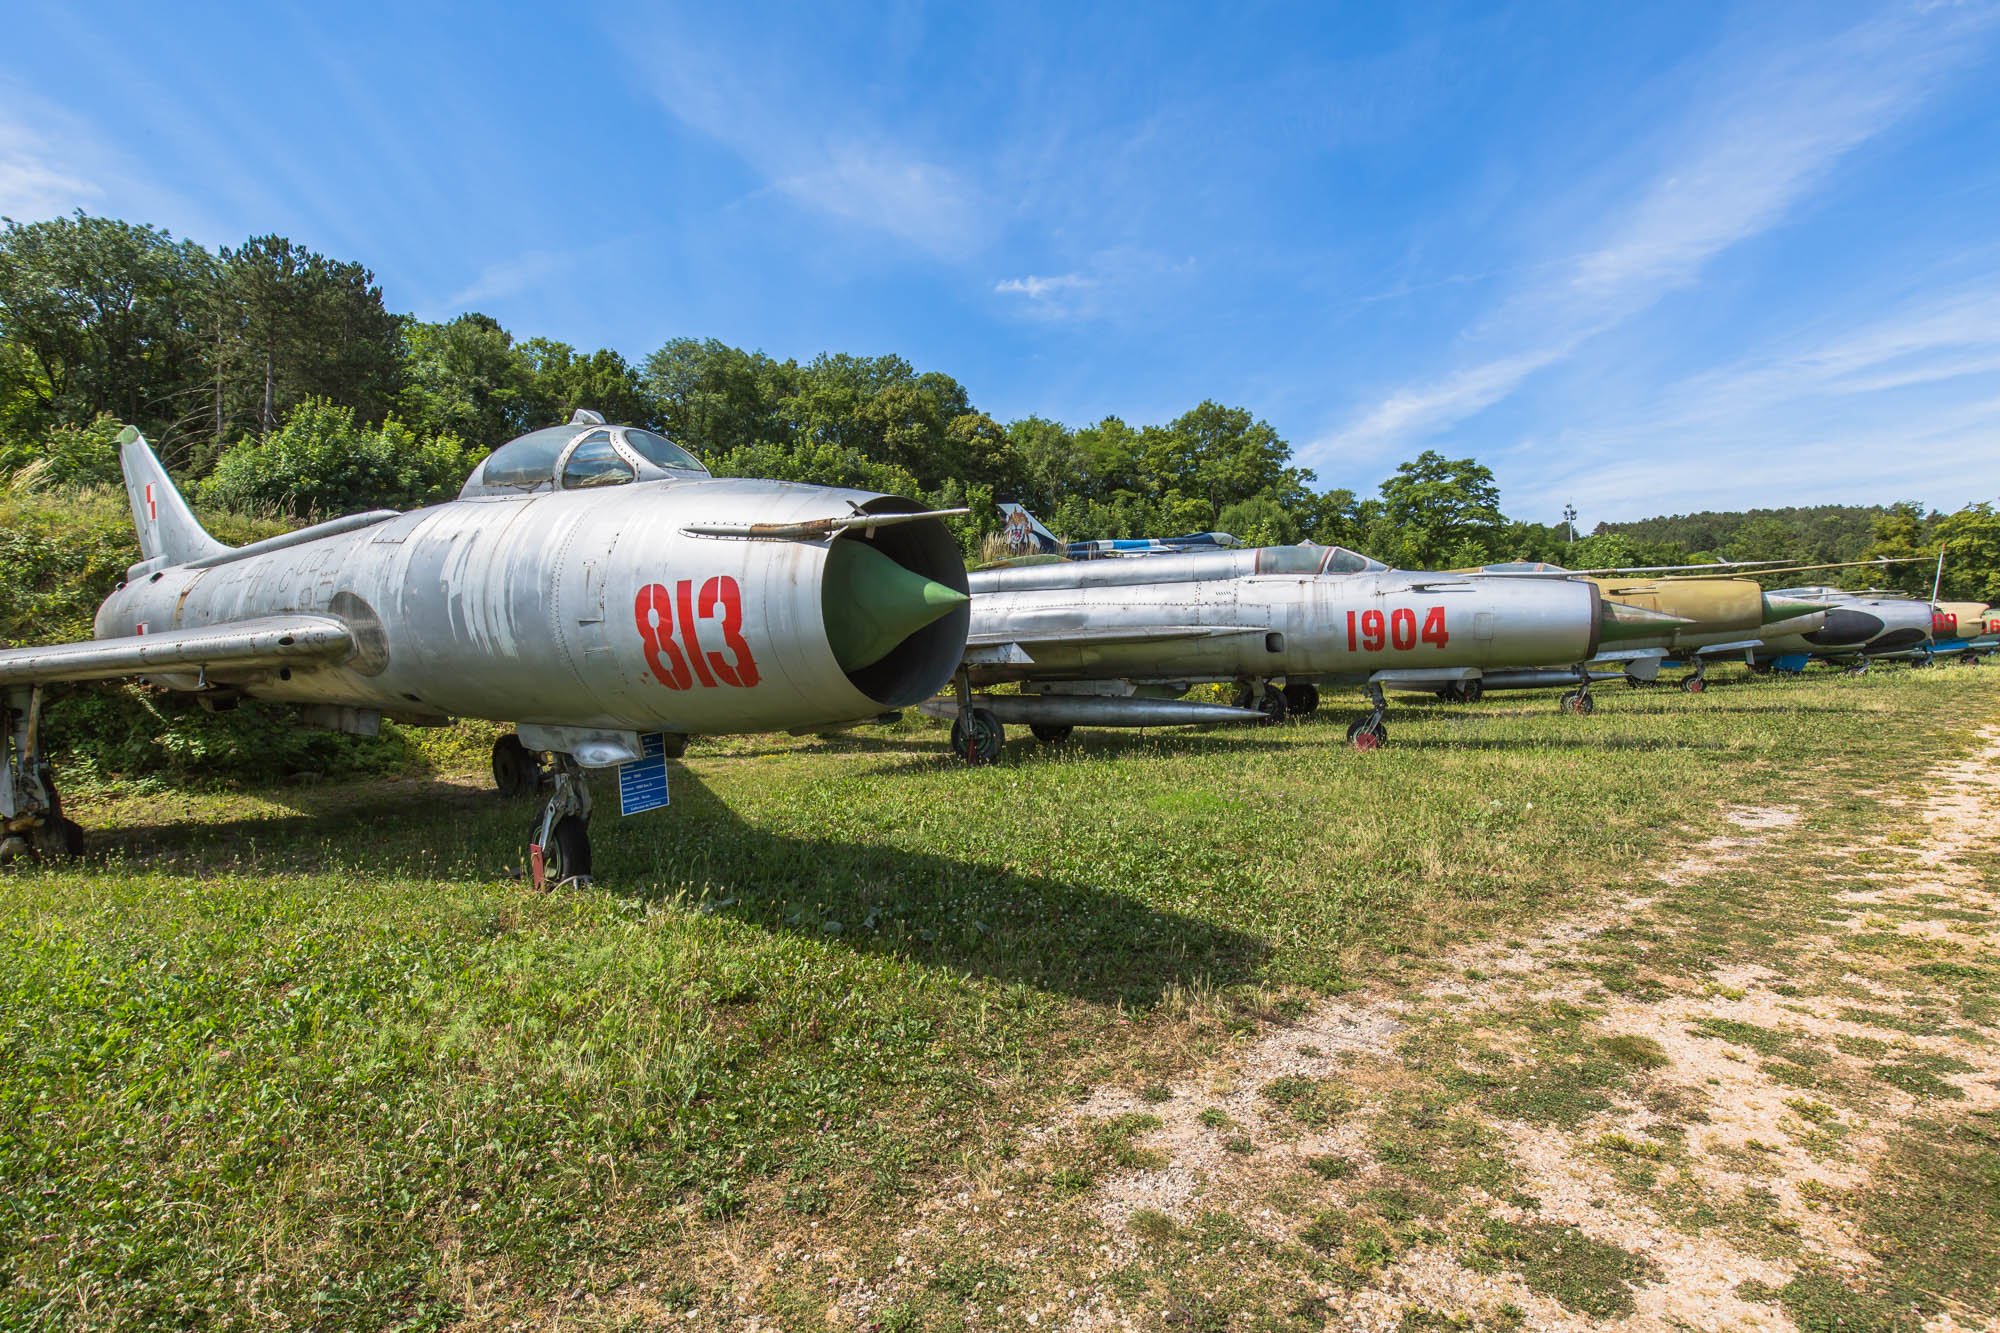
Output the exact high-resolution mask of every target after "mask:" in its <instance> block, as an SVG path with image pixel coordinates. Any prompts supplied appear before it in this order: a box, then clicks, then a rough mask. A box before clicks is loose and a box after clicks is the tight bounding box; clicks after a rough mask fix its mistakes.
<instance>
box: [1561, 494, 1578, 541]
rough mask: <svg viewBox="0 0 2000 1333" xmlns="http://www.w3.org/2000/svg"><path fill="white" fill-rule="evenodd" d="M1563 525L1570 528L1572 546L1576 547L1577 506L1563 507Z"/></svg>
mask: <svg viewBox="0 0 2000 1333" xmlns="http://www.w3.org/2000/svg"><path fill="white" fill-rule="evenodd" d="M1563 523H1564V525H1565V526H1567V527H1568V528H1569V540H1570V544H1571V545H1572V546H1574V545H1575V544H1576V506H1575V505H1573V504H1569V505H1564V506H1563Z"/></svg>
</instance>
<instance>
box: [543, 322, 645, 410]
mask: <svg viewBox="0 0 2000 1333" xmlns="http://www.w3.org/2000/svg"><path fill="white" fill-rule="evenodd" d="M521 347H522V350H523V352H524V353H525V354H526V359H527V363H528V365H529V367H530V368H531V370H532V372H533V375H534V382H533V390H532V393H531V395H530V397H531V400H532V403H533V411H534V413H535V414H536V415H534V416H532V417H531V418H529V419H527V420H525V421H524V422H523V423H522V424H523V428H524V429H526V428H531V427H533V426H546V425H550V424H552V423H555V422H561V421H567V420H569V418H570V416H571V414H572V413H574V412H575V411H576V410H577V409H578V408H588V409H589V410H591V411H593V412H601V413H603V414H604V419H605V420H607V421H613V422H617V423H619V424H620V425H627V426H646V427H655V426H658V425H660V424H661V422H660V421H659V419H658V418H659V413H658V411H657V410H656V409H655V407H654V405H653V402H652V400H651V399H650V398H649V397H648V396H647V394H646V392H645V388H644V386H643V385H642V384H641V383H640V380H639V374H638V372H637V371H635V370H633V369H632V367H631V366H629V365H627V364H626V362H625V358H624V357H622V356H620V355H618V353H616V352H614V351H611V350H610V349H608V348H599V349H598V350H597V351H595V352H592V353H591V354H590V355H589V356H580V355H578V353H577V351H576V349H575V348H573V347H571V346H570V345H569V344H568V343H560V342H554V341H551V340H550V339H547V338H530V339H529V340H528V341H527V342H525V343H523V344H521Z"/></svg>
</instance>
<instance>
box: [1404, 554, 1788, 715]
mask: <svg viewBox="0 0 2000 1333" xmlns="http://www.w3.org/2000/svg"><path fill="white" fill-rule="evenodd" d="M1771 563H1774V562H1771V561H1741V562H1735V563H1731V564H1727V565H1722V566H1720V567H1721V568H1727V569H1737V568H1744V567H1747V566H1752V565H1756V564H1771ZM1484 568H1485V569H1486V571H1487V572H1489V573H1506V574H1517V575H1525V576H1537V577H1558V578H1574V579H1579V580H1582V581H1584V582H1588V583H1590V584H1593V585H1594V586H1595V587H1596V588H1597V590H1598V593H1599V595H1600V596H1602V597H1603V598H1604V599H1605V600H1606V601H1610V602H1616V603H1620V604H1622V605H1626V606H1633V607H1638V608H1640V609H1642V610H1647V611H1656V612H1660V613H1662V614H1665V615H1669V616H1673V617H1675V618H1676V619H1677V620H1678V621H1680V622H1681V623H1679V624H1676V625H1673V626H1671V627H1670V628H1668V629H1666V630H1665V631H1663V632H1662V633H1660V634H1658V635H1656V636H1652V637H1650V638H1635V639H1633V640H1631V641H1628V642H1624V643H1620V644H1618V645H1617V646H1616V647H1615V648H1613V649H1610V650H1607V651H1604V652H1601V653H1599V654H1598V655H1597V656H1596V657H1595V658H1593V659H1591V660H1590V661H1589V662H1582V663H1576V664H1574V665H1565V666H1555V665H1545V666H1544V667H1542V668H1539V669H1529V670H1520V671H1503V672H1488V673H1485V674H1484V675H1483V676H1482V677H1481V678H1480V679H1479V680H1478V681H1476V682H1465V683H1463V684H1461V685H1458V686H1454V687H1451V688H1450V689H1447V690H1445V691H1443V692H1442V693H1443V694H1444V695H1445V696H1446V697H1449V698H1457V699H1476V698H1478V697H1479V694H1480V692H1481V691H1482V690H1504V689H1540V688H1550V687H1554V686H1559V685H1575V686H1576V687H1577V688H1578V689H1579V690H1581V691H1582V692H1583V697H1586V698H1587V697H1588V693H1589V687H1590V684H1591V683H1593V682H1602V681H1605V680H1615V679H1623V680H1625V681H1626V682H1627V683H1629V684H1633V685H1645V684H1650V683H1651V682H1652V681H1653V680H1654V679H1655V678H1656V677H1657V676H1658V674H1659V670H1660V667H1661V665H1662V664H1663V663H1665V662H1666V661H1667V660H1669V659H1670V658H1671V659H1674V660H1679V661H1684V662H1688V663H1691V664H1692V666H1693V670H1692V671H1691V672H1690V673H1689V674H1688V675H1686V676H1684V677H1682V678H1681V681H1680V686H1681V688H1682V689H1684V690H1686V691H1688V692H1689V693H1691V694H1699V693H1700V692H1701V691H1702V690H1703V689H1705V688H1706V687H1707V664H1708V663H1709V662H1710V661H1711V660H1715V659H1718V658H1722V657H1728V656H1737V657H1740V656H1742V654H1744V653H1745V652H1747V651H1749V650H1750V649H1752V648H1754V647H1756V646H1757V645H1758V644H1759V643H1761V642H1763V641H1764V640H1765V639H1766V638H1769V637H1771V636H1773V635H1783V634H1806V633H1811V632H1813V631H1815V630H1817V629H1818V628H1819V627H1820V625H1821V624H1822V623H1823V622H1824V621H1825V619H1826V614H1827V612H1826V608H1825V607H1824V606H1822V605H1820V604H1819V603H1817V602H1811V601H1806V600H1803V599H1792V598H1787V597H1783V596H1778V595H1775V594H1771V593H1767V592H1765V591H1764V589H1763V587H1762V586H1761V585H1759V584H1758V583H1756V582H1754V581H1752V580H1750V579H1747V578H1723V577H1717V576H1715V575H1713V574H1706V575H1704V574H1694V575H1691V576H1690V575H1688V574H1685V573H1683V571H1693V570H1713V569H1716V568H1718V566H1717V565H1713V564H1711V565H1677V566H1662V567H1658V568H1656V569H1644V570H1640V569H1626V570H1616V569H1589V570H1566V569H1563V568H1562V567H1561V566H1559V565H1547V564H1527V563H1514V564H1498V565H1487V566H1485V567H1484ZM1677 574H1678V575H1679V576H1678V577H1677V576H1676V575H1677ZM1593 668H1596V669H1595V670H1593ZM1607 668H1608V669H1607ZM1565 698H1566V699H1567V700H1568V701H1569V702H1568V703H1566V704H1565V708H1566V709H1571V708H1573V707H1574V704H1575V699H1574V697H1573V696H1565Z"/></svg>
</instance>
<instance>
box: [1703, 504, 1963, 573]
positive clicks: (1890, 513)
mask: <svg viewBox="0 0 2000 1333" xmlns="http://www.w3.org/2000/svg"><path fill="white" fill-rule="evenodd" d="M1928 527H1929V521H1928V519H1927V518H1926V516H1925V514H1924V507H1923V505H1921V504H1919V503H1918V502H1917V501H1915V500H1899V501H1897V502H1896V503H1895V504H1892V505H1890V506H1889V507H1888V509H1886V510H1885V511H1883V513H1882V515H1881V517H1880V518H1878V519H1876V520H1875V540H1874V541H1872V542H1870V543H1869V544H1868V547H1867V549H1866V550H1864V551H1863V552H1862V553H1861V557H1860V558H1861V559H1863V560H1894V561H1896V562H1897V563H1896V564H1893V565H1886V566H1882V567H1879V568H1861V569H1852V570H1843V571H1840V578H1839V581H1840V582H1841V583H1843V584H1844V585H1846V586H1847V587H1852V588H1897V589H1900V590H1902V591H1903V592H1909V593H1920V594H1922V595H1923V596H1926V597H1928V596H1929V595H1930V591H1931V580H1932V577H1933V575H1934V574H1935V572H1936V569H1937V566H1936V564H1935V560H1936V556H1937V548H1938V543H1937V538H1936V537H1934V536H1932V535H1931V533H1930V532H1929V531H1928ZM1734 549H1735V548H1734V547H1732V548H1731V554H1732V555H1733V554H1734ZM1753 558H1754V557H1753ZM1831 581H1833V580H1832V579H1829V582H1831Z"/></svg>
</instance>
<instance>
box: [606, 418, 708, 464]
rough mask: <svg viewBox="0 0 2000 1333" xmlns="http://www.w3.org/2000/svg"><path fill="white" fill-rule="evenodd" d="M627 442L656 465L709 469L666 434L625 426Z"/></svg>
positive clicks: (634, 450)
mask: <svg viewBox="0 0 2000 1333" xmlns="http://www.w3.org/2000/svg"><path fill="white" fill-rule="evenodd" d="M625 443H626V444H627V445H629V446H631V449H632V451H633V452H634V453H636V454H638V455H639V457H641V458H643V459H645V460H646V461H647V462H648V463H651V464H652V465H653V466H654V467H671V468H682V469H685V470H688V471H693V472H706V471H708V469H707V468H705V467H703V466H702V465H701V460H700V459H698V458H696V457H695V456H694V455H693V454H691V453H689V452H688V451H687V450H685V449H683V448H681V447H680V446H679V445H678V444H675V443H674V442H673V441H672V440H670V439H668V438H667V437H666V436H664V435H656V434H654V433H653V432H652V431H649V430H640V429H638V428H637V427H636V426H627V427H626V428H625Z"/></svg>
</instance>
